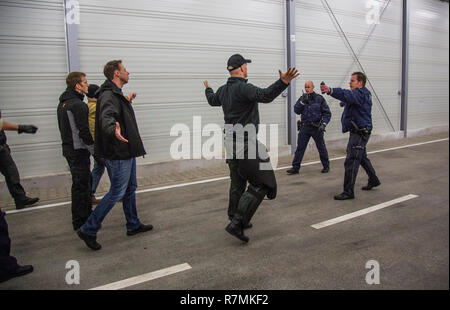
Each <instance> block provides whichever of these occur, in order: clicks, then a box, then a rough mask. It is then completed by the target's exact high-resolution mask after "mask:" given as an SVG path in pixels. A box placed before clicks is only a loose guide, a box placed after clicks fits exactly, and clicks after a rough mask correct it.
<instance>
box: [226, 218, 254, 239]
mask: <svg viewBox="0 0 450 310" xmlns="http://www.w3.org/2000/svg"><path fill="white" fill-rule="evenodd" d="M225 230H226V231H227V232H228V233H229V234H231V235H233V236H235V237H236V238H238V239H239V240H241V241H243V242H245V243H247V242H248V241H249V240H250V239H249V238H248V237H247V236H246V235H244V230H243V229H242V225H241V224H240V223H236V222H235V221H232V222H231V223H230V224H228V226H227V227H225Z"/></svg>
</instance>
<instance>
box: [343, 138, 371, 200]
mask: <svg viewBox="0 0 450 310" xmlns="http://www.w3.org/2000/svg"><path fill="white" fill-rule="evenodd" d="M369 137H370V135H367V136H363V135H360V134H358V133H353V132H350V138H349V140H348V144H347V157H346V158H345V163H344V167H345V177H344V192H345V193H347V194H349V195H354V187H355V182H356V176H357V175H358V170H359V166H360V165H361V167H363V169H364V170H365V171H366V173H367V175H368V176H369V183H376V182H377V181H378V177H377V175H376V173H375V169H374V168H373V166H372V163H371V162H370V160H369V158H368V157H367V152H366V145H367V142H368V141H369Z"/></svg>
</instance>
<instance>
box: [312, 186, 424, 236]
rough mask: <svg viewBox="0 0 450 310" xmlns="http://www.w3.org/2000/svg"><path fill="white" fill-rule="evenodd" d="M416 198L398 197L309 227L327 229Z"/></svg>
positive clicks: (412, 196)
mask: <svg viewBox="0 0 450 310" xmlns="http://www.w3.org/2000/svg"><path fill="white" fill-rule="evenodd" d="M417 197H419V196H417V195H414V194H409V195H406V196H403V197H400V198H397V199H394V200H390V201H387V202H383V203H380V204H378V205H375V206H372V207H369V208H366V209H362V210H359V211H356V212H353V213H349V214H346V215H343V216H339V217H336V218H334V219H331V220H328V221H324V222H320V223H318V224H314V225H311V227H313V228H315V229H321V228H324V227H327V226H331V225H334V224H337V223H341V222H344V221H347V220H350V219H353V218H355V217H358V216H361V215H364V214H367V213H371V212H375V211H378V210H381V209H384V208H387V207H390V206H392V205H395V204H397V203H400V202H403V201H406V200H410V199H413V198H417Z"/></svg>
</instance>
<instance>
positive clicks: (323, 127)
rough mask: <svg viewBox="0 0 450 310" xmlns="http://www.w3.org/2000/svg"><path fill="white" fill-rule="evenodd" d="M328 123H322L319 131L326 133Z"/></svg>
mask: <svg viewBox="0 0 450 310" xmlns="http://www.w3.org/2000/svg"><path fill="white" fill-rule="evenodd" d="M326 126H327V125H326V124H325V123H322V124H320V126H319V131H320V132H321V133H324V132H325V131H326V130H325V127H326Z"/></svg>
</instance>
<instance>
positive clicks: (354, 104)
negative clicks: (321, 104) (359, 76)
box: [330, 87, 373, 132]
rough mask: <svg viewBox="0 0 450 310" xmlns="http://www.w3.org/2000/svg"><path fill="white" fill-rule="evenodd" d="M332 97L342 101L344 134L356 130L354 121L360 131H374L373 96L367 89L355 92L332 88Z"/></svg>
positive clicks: (363, 88)
mask: <svg viewBox="0 0 450 310" xmlns="http://www.w3.org/2000/svg"><path fill="white" fill-rule="evenodd" d="M330 96H331V97H333V98H336V99H339V100H341V107H344V111H343V112H342V117H341V123H342V132H347V131H352V130H354V126H353V125H352V121H353V122H354V123H355V124H356V125H357V126H358V128H359V129H363V128H365V129H367V130H368V131H371V130H372V128H373V126H372V94H371V93H370V91H369V90H368V89H367V88H366V87H362V88H357V89H355V90H354V91H351V90H348V89H342V88H332V89H331V92H330Z"/></svg>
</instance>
